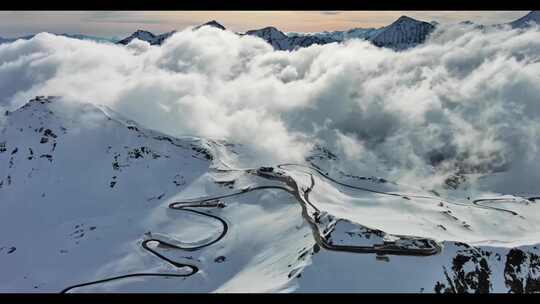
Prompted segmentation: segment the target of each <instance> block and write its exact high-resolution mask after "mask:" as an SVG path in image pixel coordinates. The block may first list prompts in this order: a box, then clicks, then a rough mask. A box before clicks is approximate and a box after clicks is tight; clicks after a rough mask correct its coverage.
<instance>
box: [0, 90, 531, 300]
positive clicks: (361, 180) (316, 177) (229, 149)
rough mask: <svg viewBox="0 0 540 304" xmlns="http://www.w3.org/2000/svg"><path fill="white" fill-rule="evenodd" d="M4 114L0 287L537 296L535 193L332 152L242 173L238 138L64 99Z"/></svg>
mask: <svg viewBox="0 0 540 304" xmlns="http://www.w3.org/2000/svg"><path fill="white" fill-rule="evenodd" d="M4 116H5V117H4V118H5V123H3V124H2V129H1V131H0V172H2V175H1V176H0V201H1V202H2V204H0V240H1V241H0V242H1V243H0V268H1V269H2V272H1V273H0V291H2V292H21V291H22V292H43V291H47V292H61V291H65V292H88V291H90V292H100V291H131V292H141V291H142V292H306V291H309V292H321V291H330V292H342V291H349V292H351V291H352V292H375V291H380V292H539V291H540V287H539V284H538V283H539V282H540V250H539V249H538V243H539V239H540V205H539V204H538V200H537V199H536V197H535V196H534V195H533V194H529V195H521V196H518V195H508V194H507V195H503V194H501V193H497V191H494V190H493V189H492V190H490V189H489V188H488V189H487V190H484V191H483V192H479V193H476V194H475V196H474V197H467V195H470V194H469V193H465V192H463V191H461V190H460V188H459V187H455V188H457V189H454V188H452V187H449V188H447V189H436V190H437V191H433V189H423V188H422V187H421V186H420V185H414V186H411V185H401V184H397V183H395V182H393V181H388V180H385V179H382V178H379V177H375V176H362V175H359V174H358V173H353V172H343V171H340V170H338V169H336V168H338V166H335V164H336V163H337V162H339V159H338V158H337V156H336V155H334V154H333V153H332V152H330V151H329V150H328V149H326V148H324V147H317V148H316V149H315V150H314V151H313V153H312V155H311V156H310V157H308V158H307V159H306V162H305V163H303V164H281V165H278V164H276V165H275V166H273V167H271V168H258V169H257V168H253V169H238V167H239V166H240V164H241V163H239V162H237V161H238V160H239V159H241V158H242V157H243V154H244V153H245V152H244V151H243V150H242V147H241V146H238V145H234V144H230V143H226V142H223V141H216V140H207V139H200V138H194V137H185V138H173V137H170V136H167V135H165V134H162V133H159V132H156V131H152V130H148V129H145V128H144V127H143V126H140V125H138V124H137V123H136V122H133V121H130V120H129V119H126V118H123V117H122V116H121V115H119V114H117V113H115V112H114V111H112V110H111V109H109V108H107V107H104V106H95V105H92V104H82V103H70V102H67V101H64V100H63V99H61V98H57V97H38V98H36V99H33V100H31V101H30V102H28V103H27V104H26V105H24V106H23V107H21V108H19V109H17V110H16V111H13V112H6V113H5V114H4ZM503 174H504V173H503ZM488 180H489V178H488ZM487 185H489V183H488V182H487ZM509 190H512V189H509ZM411 273H414V274H415V279H414V280H411V279H410V275H411Z"/></svg>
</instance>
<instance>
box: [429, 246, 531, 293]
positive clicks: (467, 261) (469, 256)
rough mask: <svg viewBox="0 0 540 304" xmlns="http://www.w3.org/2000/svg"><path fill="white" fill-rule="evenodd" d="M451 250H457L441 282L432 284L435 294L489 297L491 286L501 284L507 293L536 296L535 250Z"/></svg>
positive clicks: (527, 248)
mask: <svg viewBox="0 0 540 304" xmlns="http://www.w3.org/2000/svg"><path fill="white" fill-rule="evenodd" d="M451 246H457V247H458V248H459V249H458V250H457V251H456V253H455V255H454V257H453V258H452V261H451V267H446V266H443V275H444V279H443V280H441V281H437V282H436V283H435V286H434V291H435V292H436V293H490V292H494V290H493V289H494V287H493V285H494V282H499V283H503V284H504V286H506V288H507V289H508V292H510V293H538V292H540V256H539V255H538V248H537V247H536V246H534V247H522V248H510V249H504V250H489V249H487V248H479V247H472V246H469V245H467V244H464V243H459V242H455V243H452V245H451ZM505 251H506V254H504V252H505ZM501 270H502V271H501ZM499 292H500V291H499Z"/></svg>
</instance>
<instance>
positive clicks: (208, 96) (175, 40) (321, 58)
mask: <svg viewBox="0 0 540 304" xmlns="http://www.w3.org/2000/svg"><path fill="white" fill-rule="evenodd" d="M539 60H540V31H539V30H538V28H533V29H531V30H528V31H518V30H510V29H508V28H507V29H488V30H485V31H483V32H482V31H480V30H478V29H473V28H472V27H470V26H466V25H463V26H457V25H453V26H445V27H442V29H440V30H437V32H435V33H434V34H433V35H432V37H431V38H430V39H429V40H428V41H427V42H426V43H425V44H424V45H422V46H419V47H417V48H415V49H412V50H409V51H406V52H400V53H396V52H393V51H390V50H387V49H380V48H377V47H374V46H372V45H370V44H369V43H367V42H363V41H349V42H347V43H345V44H341V45H340V44H329V45H325V46H312V47H309V48H304V49H300V50H298V51H294V52H276V51H273V50H272V48H271V47H270V46H269V45H268V44H266V43H264V42H263V41H262V40H260V39H258V38H254V37H249V36H248V37H246V36H244V37H239V36H237V35H235V34H233V33H230V32H226V31H220V30H217V29H214V28H207V27H205V28H202V29H201V30H198V31H191V30H189V29H188V30H185V31H181V32H178V33H177V34H175V35H174V36H172V37H171V38H170V39H169V40H167V42H166V43H165V44H164V45H163V46H161V47H156V46H150V45H148V44H147V43H145V42H141V41H134V42H132V43H131V44H130V45H128V46H127V47H125V46H116V45H106V44H98V43H95V42H90V41H80V40H74V39H70V38H66V37H58V36H54V35H49V34H40V35H37V36H36V37H35V38H34V39H32V40H29V41H18V42H16V43H12V44H4V45H0V104H3V105H6V106H9V107H10V108H11V109H13V108H14V107H17V106H20V105H21V104H23V103H25V102H26V101H27V100H28V99H30V98H31V97H33V96H34V95H62V96H65V97H66V98H68V99H71V100H73V101H86V102H88V101H90V102H95V103H101V104H107V105H108V106H110V107H112V108H113V109H115V110H117V111H119V112H120V113H122V114H124V115H126V116H128V117H130V118H132V119H134V120H136V121H139V122H140V123H142V124H144V125H146V126H148V127H150V128H154V129H157V130H160V131H163V132H166V133H169V134H172V135H183V134H189V135H200V136H206V137H212V138H224V139H228V140H230V141H233V142H239V143H243V144H245V146H247V147H248V148H249V149H250V150H251V151H252V152H253V153H255V154H256V155H257V156H258V157H260V159H262V161H263V162H279V161H299V160H301V159H302V158H303V157H304V156H305V155H306V154H307V153H308V151H309V150H310V148H311V147H312V146H313V144H315V143H319V142H321V143H324V144H326V145H327V146H328V147H329V148H330V149H335V150H336V151H334V152H341V154H342V156H343V158H344V159H345V164H346V165H344V166H345V167H347V168H348V169H349V170H352V169H354V168H357V169H362V170H364V169H365V170H368V169H369V168H370V167H376V166H379V165H380V166H382V165H383V164H384V166H386V167H387V168H388V169H389V173H388V174H389V175H390V176H392V177H394V178H396V179H399V178H402V179H406V180H413V179H415V178H419V177H422V176H430V175H432V174H433V169H432V167H431V164H437V163H440V164H443V165H446V166H449V167H452V166H451V165H452V163H454V162H456V161H458V160H459V162H461V163H466V164H468V165H471V166H476V167H482V166H485V165H486V164H492V165H493V164H495V165H496V166H495V167H497V166H499V165H500V166H502V165H506V166H511V167H513V168H522V167H524V165H523V164H524V163H525V162H526V163H530V164H531V168H534V169H535V170H537V169H538V165H536V164H537V163H538V156H537V153H536V152H537V151H538V144H539V137H538V135H539V134H540V123H538V119H537V118H538V117H540V103H539V102H538V96H540V86H539V85H538V84H539V83H540V61H539ZM516 170H517V169H516Z"/></svg>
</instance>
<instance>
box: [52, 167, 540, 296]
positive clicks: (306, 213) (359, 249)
mask: <svg viewBox="0 0 540 304" xmlns="http://www.w3.org/2000/svg"><path fill="white" fill-rule="evenodd" d="M287 166H298V167H303V168H306V169H309V170H313V171H315V172H317V173H318V174H319V175H320V176H321V177H323V178H325V179H327V180H329V181H331V182H333V183H336V184H338V185H341V186H344V187H348V188H352V189H356V190H361V191H366V192H371V193H377V194H381V195H390V196H397V197H403V198H406V197H414V198H425V199H435V200H439V201H444V200H442V199H441V198H440V197H431V196H416V195H404V194H400V193H394V192H384V191H378V190H373V189H369V188H365V187H359V186H354V185H349V184H346V183H343V182H340V181H338V180H335V179H334V178H332V177H330V176H328V175H327V174H326V173H324V172H322V171H321V170H319V169H317V168H314V167H310V166H306V165H299V164H280V165H277V166H276V167H277V168H280V169H282V170H283V171H284V172H286V171H287V170H286V169H285V168H284V167H287ZM218 171H221V172H224V171H229V170H223V169H220V170H218ZM230 171H244V172H246V173H250V174H255V175H257V176H260V177H263V178H267V179H273V180H278V181H280V182H283V183H284V184H285V185H287V186H288V187H284V186H259V187H251V188H246V189H243V190H242V191H239V192H234V193H229V194H224V195H220V196H214V197H206V198H197V199H191V200H187V201H183V202H174V203H171V204H169V205H168V208H170V209H173V210H178V211H184V212H190V213H195V214H198V215H201V216H206V217H209V218H211V219H212V220H217V221H219V222H220V223H221V225H222V227H223V229H222V231H221V233H220V234H219V235H218V236H217V237H216V238H214V239H213V240H212V241H210V242H208V243H205V244H202V245H198V246H193V247H184V246H180V245H177V244H172V243H169V242H166V241H163V240H159V239H156V238H150V239H146V240H144V241H143V242H142V247H143V248H144V249H145V250H146V251H148V252H150V253H151V254H153V255H154V256H156V257H158V258H160V259H161V260H163V261H165V262H167V263H169V264H171V265H173V266H175V267H176V268H179V269H181V268H189V269H190V272H188V273H132V274H125V275H119V276H114V277H109V278H105V279H101V280H95V281H91V282H86V283H81V284H76V285H71V286H69V287H66V288H64V289H63V290H62V291H61V293H66V292H68V291H70V290H73V289H75V288H78V287H83V286H89V285H93V284H99V283H105V282H110V281H114V280H120V279H124V278H129V277H189V276H191V275H194V274H195V273H197V272H198V271H199V267H198V266H197V265H192V264H185V263H179V262H176V261H174V260H171V259H169V258H168V257H166V256H164V255H162V254H160V253H159V252H157V251H156V250H154V249H153V248H151V247H150V246H148V244H149V243H151V242H157V243H158V244H159V245H161V246H165V247H169V248H173V249H177V250H183V251H196V250H200V249H202V248H205V247H208V246H211V245H213V244H215V243H217V242H219V241H220V240H221V239H222V238H223V237H225V235H226V234H227V232H228V230H229V227H228V224H227V222H226V221H225V220H224V219H222V218H221V217H219V216H216V215H213V214H209V213H206V212H203V211H198V210H194V209H192V208H223V207H225V205H224V204H223V203H221V202H220V201H219V200H220V199H224V198H230V197H234V196H238V195H243V194H246V193H249V192H252V191H259V190H269V189H278V190H283V191H286V192H288V193H290V194H291V195H293V196H294V197H295V198H296V200H297V201H298V203H299V204H300V206H301V208H302V217H303V218H304V219H305V220H306V221H307V222H308V223H309V225H310V227H311V230H312V233H313V237H314V239H315V241H316V243H317V244H318V245H319V246H320V247H322V248H325V249H327V250H333V251H346V252H354V253H375V254H391V255H410V256H429V255H434V254H438V253H440V252H441V250H442V248H441V246H440V245H439V244H438V243H437V242H436V241H435V240H432V239H428V238H420V237H416V236H407V235H392V236H394V237H398V238H400V239H401V240H410V241H415V242H417V243H418V242H420V243H422V244H423V245H425V247H423V248H418V247H416V248H404V247H400V246H398V245H396V244H395V243H393V242H390V243H386V242H385V244H380V245H375V246H353V245H336V244H332V243H330V242H328V240H327V235H329V233H328V232H331V231H332V230H333V227H334V226H332V227H331V228H332V229H328V228H329V227H325V228H324V229H323V233H322V234H321V231H320V226H319V224H320V221H319V220H320V218H319V216H320V215H321V211H320V210H319V209H318V208H317V207H316V206H315V205H314V204H313V203H312V202H311V201H310V200H309V194H310V192H311V191H312V190H313V189H314V187H315V179H314V177H313V174H312V173H311V172H306V171H302V172H303V173H305V174H308V175H309V176H310V181H311V184H310V186H309V187H308V188H306V189H301V188H300V186H299V185H298V183H297V182H296V180H294V178H292V177H291V176H289V175H284V174H283V175H275V174H264V173H261V172H260V171H258V170H256V169H243V170H234V169H233V170H230ZM536 199H540V197H530V198H528V200H529V201H532V202H534V201H535V200H536ZM495 200H504V199H477V200H474V201H473V206H475V207H479V208H485V209H492V210H496V211H503V212H508V213H511V214H513V215H518V214H517V213H516V212H514V211H511V210H507V209H503V208H496V207H492V206H484V205H481V204H479V203H480V202H482V201H495ZM446 202H447V203H452V204H457V205H463V206H468V207H472V206H471V205H470V204H463V203H456V202H448V201H446ZM311 211H313V212H311ZM310 212H311V213H310ZM325 216H329V215H327V214H326V215H325ZM339 220H341V219H339ZM336 222H337V221H335V222H334V224H335V223H336Z"/></svg>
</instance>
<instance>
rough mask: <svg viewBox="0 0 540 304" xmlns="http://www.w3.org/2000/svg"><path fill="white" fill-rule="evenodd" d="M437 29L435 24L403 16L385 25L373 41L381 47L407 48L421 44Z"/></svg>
mask: <svg viewBox="0 0 540 304" xmlns="http://www.w3.org/2000/svg"><path fill="white" fill-rule="evenodd" d="M434 29H435V26H434V25H432V24H430V23H428V22H423V21H418V20H415V19H413V18H410V17H407V16H401V17H399V18H398V19H397V20H396V21H394V22H393V23H392V24H390V25H388V26H386V27H384V28H383V29H382V30H381V31H380V32H379V33H378V34H377V35H376V36H375V37H373V38H372V39H371V42H373V44H375V45H376V46H379V47H388V48H392V49H397V50H401V49H406V48H410V47H414V46H416V45H418V44H421V43H422V42H424V41H425V40H426V37H427V36H428V35H429V34H430V33H431V32H432V31H433V30H434Z"/></svg>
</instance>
